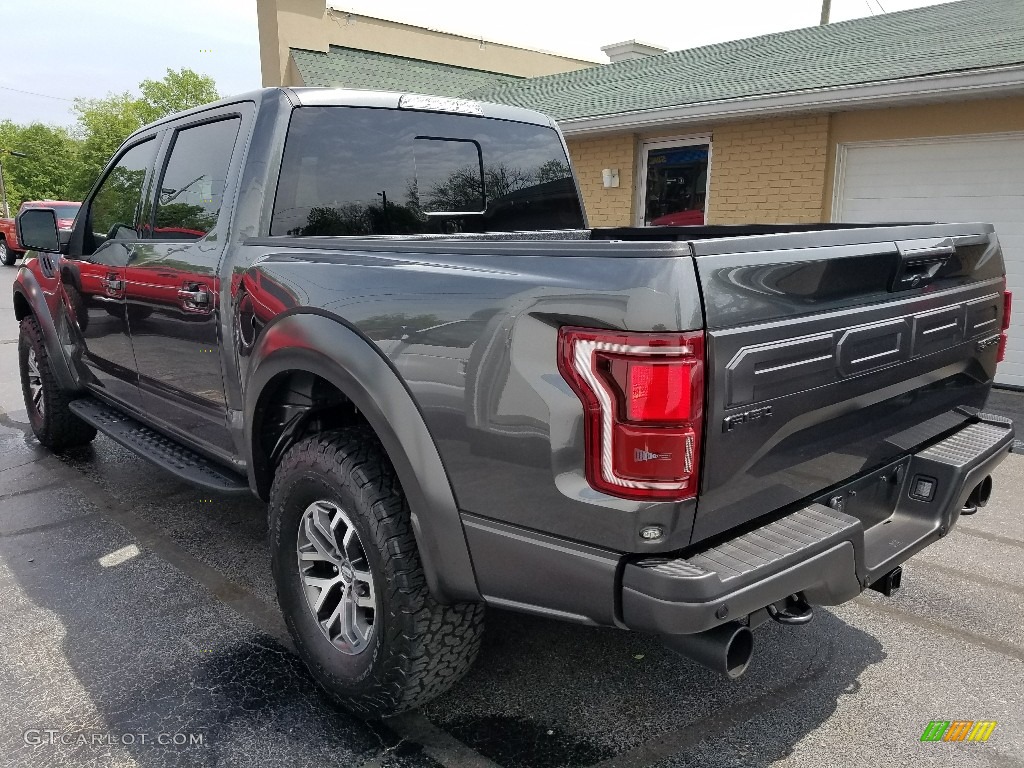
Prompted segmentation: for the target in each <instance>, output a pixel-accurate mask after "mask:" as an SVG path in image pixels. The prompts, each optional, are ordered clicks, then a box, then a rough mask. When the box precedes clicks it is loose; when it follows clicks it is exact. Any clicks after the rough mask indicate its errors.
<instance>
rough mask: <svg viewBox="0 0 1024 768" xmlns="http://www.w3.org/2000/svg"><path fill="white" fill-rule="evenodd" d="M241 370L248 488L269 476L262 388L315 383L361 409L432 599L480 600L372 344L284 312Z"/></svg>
mask: <svg viewBox="0 0 1024 768" xmlns="http://www.w3.org/2000/svg"><path fill="white" fill-rule="evenodd" d="M247 371H248V372H247V373H246V374H244V375H243V381H244V382H245V384H246V386H245V395H244V397H245V405H244V409H245V410H244V413H245V419H244V424H245V446H246V451H247V454H248V455H247V456H246V459H247V465H248V471H249V484H250V486H252V487H253V489H257V488H258V487H259V486H260V483H259V482H258V476H259V474H260V473H263V472H267V471H269V469H270V468H269V467H268V466H267V464H266V462H267V458H266V457H265V456H262V455H261V454H262V451H260V450H259V449H258V447H257V445H256V442H255V440H256V436H255V435H254V434H253V432H254V430H253V427H254V425H255V423H256V418H257V414H256V408H257V406H258V404H259V402H260V396H261V394H262V393H263V391H264V389H265V387H266V386H267V384H268V383H269V382H270V381H271V380H272V379H273V378H274V377H275V376H277V375H279V374H281V373H285V372H288V371H307V372H309V373H313V374H315V375H317V376H320V377H322V378H323V379H325V380H327V381H329V382H330V383H331V384H332V385H334V386H335V387H337V389H338V390H339V391H340V392H342V393H343V394H344V395H345V396H346V397H348V398H349V399H350V400H351V401H352V403H353V404H354V405H355V406H356V408H358V409H359V411H360V412H361V413H362V414H363V416H364V417H365V418H366V420H367V421H368V422H369V423H370V426H371V427H372V428H373V430H374V431H375V432H376V434H377V436H378V437H379V438H380V441H381V443H382V444H383V445H384V449H385V450H386V451H387V453H388V456H389V457H390V459H391V462H392V463H393V464H394V467H395V471H396V472H397V473H398V479H399V481H400V482H401V483H402V488H403V490H404V491H405V495H406V498H407V499H408V502H409V509H410V511H411V513H412V525H413V531H414V533H415V536H416V543H417V545H418V547H419V551H420V557H421V559H422V561H423V568H424V571H425V573H426V577H427V584H428V586H429V588H430V591H431V593H432V594H433V595H434V597H436V598H437V599H438V600H440V601H442V602H457V601H464V600H473V601H478V600H481V599H482V598H481V595H480V591H479V589H478V587H477V583H476V576H475V574H474V572H473V563H472V560H471V558H470V554H469V545H468V544H467V542H466V534H465V530H464V529H463V527H462V519H461V516H460V515H459V508H458V505H457V504H456V501H455V494H454V492H453V490H452V487H451V483H450V481H449V479H448V474H447V472H446V470H445V468H444V464H443V463H442V461H441V455H440V453H439V452H438V450H437V446H436V444H435V443H434V439H433V438H432V437H431V435H430V432H429V430H428V429H427V425H426V422H425V421H424V419H423V415H422V414H421V413H420V410H419V408H418V407H417V405H416V403H415V401H414V400H413V398H412V395H411V394H410V393H409V390H408V389H407V388H406V386H405V384H404V382H403V381H402V379H401V377H400V376H399V374H398V372H397V371H396V370H395V369H394V368H393V367H392V366H391V364H390V362H389V361H388V360H387V359H386V358H385V357H384V355H383V354H382V353H381V352H380V351H379V350H378V349H377V348H376V347H375V346H373V343H372V342H371V341H369V340H368V339H366V338H365V337H364V336H362V335H361V334H360V333H358V332H357V331H356V330H355V329H353V328H351V327H350V326H349V325H347V324H346V323H345V322H344V321H343V320H341V318H338V317H336V316H334V315H328V314H326V313H323V312H310V311H305V312H304V311H298V312H289V313H285V314H282V315H280V316H279V317H278V318H276V319H275V320H274V321H273V322H272V323H271V324H270V325H268V326H267V327H266V328H264V329H263V332H262V333H261V334H260V337H259V339H257V341H256V344H255V346H254V347H253V349H252V352H251V353H250V355H249V360H248V366H247Z"/></svg>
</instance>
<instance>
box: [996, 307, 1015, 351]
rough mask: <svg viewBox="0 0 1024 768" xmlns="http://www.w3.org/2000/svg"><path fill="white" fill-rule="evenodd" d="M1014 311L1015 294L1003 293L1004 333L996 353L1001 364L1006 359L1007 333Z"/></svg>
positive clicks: (1000, 337)
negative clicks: (1011, 312) (1011, 314)
mask: <svg viewBox="0 0 1024 768" xmlns="http://www.w3.org/2000/svg"><path fill="white" fill-rule="evenodd" d="M1012 309H1013V294H1012V293H1010V291H1006V290H1004V291H1003V332H1002V333H1000V334H999V351H998V352H996V362H997V363H1001V362H1003V360H1004V359H1005V358H1006V341H1007V339H1008V336H1007V335H1006V332H1007V331H1009V330H1010V311H1011V310H1012Z"/></svg>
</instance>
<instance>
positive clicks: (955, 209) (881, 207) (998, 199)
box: [832, 133, 1024, 387]
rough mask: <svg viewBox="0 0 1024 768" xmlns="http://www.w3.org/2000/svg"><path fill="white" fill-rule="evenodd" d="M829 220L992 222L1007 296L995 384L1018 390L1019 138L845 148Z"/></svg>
mask: <svg viewBox="0 0 1024 768" xmlns="http://www.w3.org/2000/svg"><path fill="white" fill-rule="evenodd" d="M839 158H840V160H839V162H840V168H839V174H838V178H839V184H838V186H837V189H836V199H835V201H834V205H833V206H832V211H833V213H832V219H833V221H851V222H873V221H941V222H958V221H984V222H988V223H991V224H994V225H995V227H996V234H997V235H998V236H999V242H1000V243H1001V244H1002V247H1003V256H1004V257H1005V259H1006V273H1007V282H1008V283H1009V287H1010V290H1012V291H1013V298H1014V301H1013V313H1012V323H1013V324H1012V326H1011V328H1010V339H1009V344H1008V346H1007V349H1006V360H1005V361H1003V362H1002V363H1000V364H999V370H998V373H997V374H996V382H997V383H999V384H1006V385H1009V386H1015V387H1024V133H1014V134H998V135H992V136H960V137H955V138H951V139H934V140H931V139H916V140H911V141H898V142H891V143H890V142H886V143H875V142H872V143H870V144H846V145H843V146H842V147H840V152H839Z"/></svg>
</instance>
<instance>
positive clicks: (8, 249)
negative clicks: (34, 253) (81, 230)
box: [0, 200, 82, 267]
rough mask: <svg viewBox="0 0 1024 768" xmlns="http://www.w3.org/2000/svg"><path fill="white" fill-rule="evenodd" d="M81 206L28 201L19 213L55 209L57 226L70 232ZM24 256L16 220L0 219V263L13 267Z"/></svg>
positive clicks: (56, 202)
mask: <svg viewBox="0 0 1024 768" xmlns="http://www.w3.org/2000/svg"><path fill="white" fill-rule="evenodd" d="M81 205H82V204H81V203H75V202H69V201H67V200H26V201H25V202H24V203H22V204H21V207H20V208H19V209H18V213H21V212H22V211H24V210H25V209H26V208H53V210H54V211H56V212H57V226H58V227H59V228H60V229H66V230H70V229H71V225H72V224H74V223H75V216H77V215H78V209H79V208H80V207H81ZM24 255H25V249H24V248H22V247H21V244H20V243H19V242H18V235H17V233H16V231H15V229H14V219H13V218H10V219H0V263H2V264H3V265H4V266H5V267H12V266H14V262H16V261H17V260H18V259H20V258H21V257H22V256H24Z"/></svg>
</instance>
